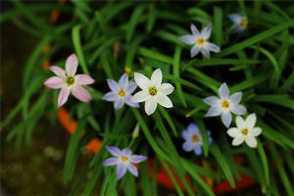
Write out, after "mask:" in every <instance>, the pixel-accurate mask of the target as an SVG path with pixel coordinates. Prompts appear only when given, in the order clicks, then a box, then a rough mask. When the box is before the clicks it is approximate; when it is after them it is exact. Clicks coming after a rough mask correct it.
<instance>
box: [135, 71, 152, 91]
mask: <svg viewBox="0 0 294 196" xmlns="http://www.w3.org/2000/svg"><path fill="white" fill-rule="evenodd" d="M134 79H135V82H136V84H137V85H138V86H139V87H140V88H141V89H146V88H148V87H149V86H150V84H151V81H150V80H149V79H148V78H147V77H146V76H144V75H143V74H141V73H137V72H135V73H134Z"/></svg>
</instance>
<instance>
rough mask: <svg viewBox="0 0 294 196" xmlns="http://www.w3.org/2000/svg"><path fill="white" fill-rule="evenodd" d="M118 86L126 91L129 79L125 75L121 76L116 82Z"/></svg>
mask: <svg viewBox="0 0 294 196" xmlns="http://www.w3.org/2000/svg"><path fill="white" fill-rule="evenodd" d="M118 84H119V86H120V87H121V88H123V89H127V87H128V85H129V77H128V75H127V74H123V75H122V76H121V77H120V79H119V81H118Z"/></svg>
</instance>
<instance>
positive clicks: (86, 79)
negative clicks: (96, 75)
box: [75, 74, 95, 85]
mask: <svg viewBox="0 0 294 196" xmlns="http://www.w3.org/2000/svg"><path fill="white" fill-rule="evenodd" d="M75 77H76V80H77V83H78V84H79V85H89V84H93V83H94V82H95V80H94V79H93V78H92V77H91V76H89V75H87V74H77V75H76V76H75Z"/></svg>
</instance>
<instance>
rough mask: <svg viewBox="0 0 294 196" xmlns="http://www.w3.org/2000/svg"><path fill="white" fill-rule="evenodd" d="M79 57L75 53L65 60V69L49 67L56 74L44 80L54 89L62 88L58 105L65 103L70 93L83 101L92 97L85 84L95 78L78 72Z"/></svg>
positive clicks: (87, 100) (45, 83) (91, 82)
mask: <svg viewBox="0 0 294 196" xmlns="http://www.w3.org/2000/svg"><path fill="white" fill-rule="evenodd" d="M77 68H78V59H77V57H76V55H75V54H72V55H70V56H69V57H68V58H67V59H66V62H65V70H63V69H62V68H60V67H58V66H51V67H50V68H49V69H50V70H51V71H52V72H53V73H54V74H55V75H56V76H53V77H50V78H49V79H47V80H46V81H45V82H44V85H45V86H47V87H49V88H52V89H60V92H59V95H58V107H60V106H62V105H64V104H65V103H66V102H67V100H68V97H69V95H70V94H72V95H73V96H74V97H75V98H77V99H78V100H80V101H82V102H89V101H90V100H91V99H92V98H91V95H90V94H89V92H88V91H87V90H86V88H85V86H86V85H89V84H93V83H94V79H93V78H91V76H89V75H87V74H76V72H77Z"/></svg>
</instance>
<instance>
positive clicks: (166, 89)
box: [158, 83, 175, 95]
mask: <svg viewBox="0 0 294 196" xmlns="http://www.w3.org/2000/svg"><path fill="white" fill-rule="evenodd" d="M158 90H159V91H160V92H161V93H162V94H164V95H169V94H171V93H172V92H173V91H174V90H175V87H173V85H171V84H170V83H163V84H162V85H161V86H160V87H159V89H158Z"/></svg>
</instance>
